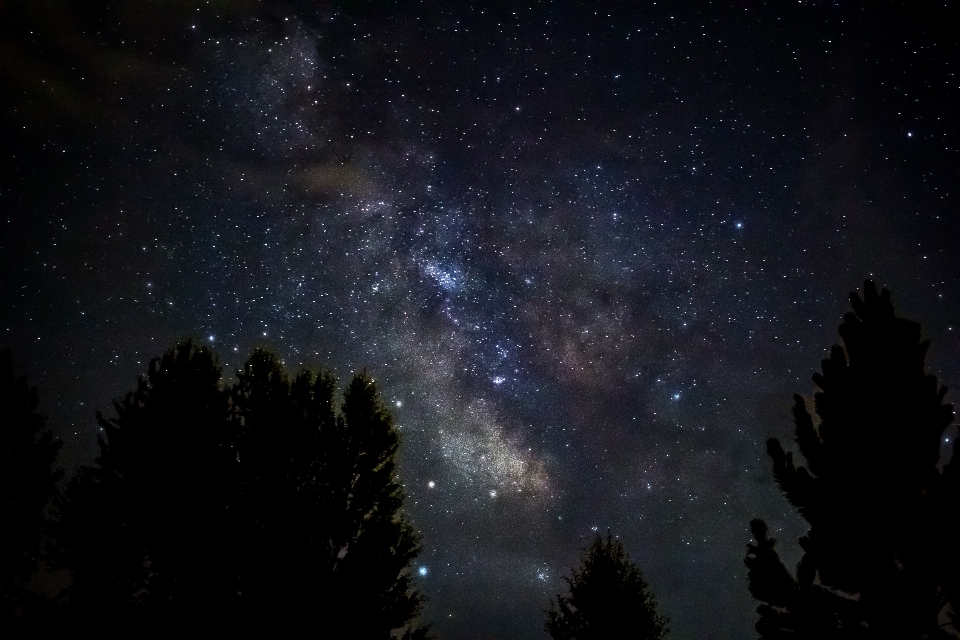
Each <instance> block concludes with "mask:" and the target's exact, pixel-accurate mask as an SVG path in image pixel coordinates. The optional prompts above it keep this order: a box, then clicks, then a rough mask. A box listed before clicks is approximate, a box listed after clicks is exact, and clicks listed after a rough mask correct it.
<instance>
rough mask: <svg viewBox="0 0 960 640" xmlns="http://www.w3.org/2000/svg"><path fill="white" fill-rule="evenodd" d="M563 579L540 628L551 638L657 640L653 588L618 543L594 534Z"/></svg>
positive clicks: (660, 632) (660, 626) (663, 623)
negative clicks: (566, 588)
mask: <svg viewBox="0 0 960 640" xmlns="http://www.w3.org/2000/svg"><path fill="white" fill-rule="evenodd" d="M564 581H565V582H566V583H567V585H568V586H569V589H570V592H569V594H568V595H562V594H560V595H558V596H557V598H556V600H552V601H551V602H550V609H549V610H548V611H547V623H546V630H547V631H548V632H549V633H550V637H552V638H554V639H555V640H595V639H596V640H601V639H602V640H607V639H609V638H632V639H636V640H659V639H660V638H663V637H664V636H665V635H666V633H667V622H668V619H667V618H666V616H664V615H661V614H660V613H658V612H657V604H656V600H655V599H654V596H653V593H651V592H650V588H649V586H648V585H647V582H646V580H644V578H643V575H642V574H641V573H640V570H639V569H638V568H637V566H636V565H635V564H634V563H633V562H631V561H630V558H629V556H628V555H627V552H626V551H625V550H624V548H623V544H621V542H620V541H619V540H616V539H614V538H613V536H611V535H610V532H609V531H608V532H607V537H606V539H604V538H603V537H602V536H600V535H597V537H596V539H595V540H594V541H593V543H592V544H591V545H590V547H589V548H588V549H586V551H585V553H584V555H583V558H582V560H581V563H580V566H579V568H577V569H574V570H573V575H572V576H571V577H569V578H568V577H565V578H564Z"/></svg>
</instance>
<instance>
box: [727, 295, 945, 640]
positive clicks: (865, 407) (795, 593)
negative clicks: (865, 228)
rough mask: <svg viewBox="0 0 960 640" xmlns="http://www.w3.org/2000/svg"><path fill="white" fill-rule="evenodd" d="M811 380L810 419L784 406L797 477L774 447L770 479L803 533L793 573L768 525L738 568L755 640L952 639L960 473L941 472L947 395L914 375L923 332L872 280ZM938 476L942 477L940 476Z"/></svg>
mask: <svg viewBox="0 0 960 640" xmlns="http://www.w3.org/2000/svg"><path fill="white" fill-rule="evenodd" d="M851 301H852V303H853V312H852V313H847V314H846V315H845V316H844V320H843V323H842V324H841V325H840V336H841V338H842V339H843V346H842V347H841V346H839V345H835V346H834V347H833V349H832V350H831V353H830V357H829V358H828V359H826V360H824V361H823V372H822V373H818V374H815V375H814V377H813V380H814V382H815V383H816V385H817V387H818V388H819V390H818V391H817V392H816V394H815V397H814V406H815V416H814V415H811V413H810V412H809V411H808V410H807V406H806V403H805V402H804V400H803V398H802V397H800V396H796V397H795V405H794V408H793V415H794V420H795V423H796V443H797V446H798V448H799V450H800V453H801V454H802V455H803V457H804V459H805V460H806V466H805V467H804V466H797V465H796V464H795V463H794V459H793V454H792V453H790V452H785V451H784V449H783V447H782V446H781V444H780V442H779V441H777V440H776V439H775V438H774V439H771V440H770V441H768V443H767V452H768V453H769V455H770V457H771V458H772V460H773V474H774V478H775V479H776V481H777V484H778V485H779V486H780V488H781V490H782V491H783V493H784V495H785V496H786V498H787V500H789V501H790V503H791V504H792V505H794V506H795V507H796V508H797V510H798V511H799V512H800V514H801V515H802V516H803V517H804V519H806V520H807V522H808V523H809V524H810V529H809V532H808V533H807V535H806V536H804V537H802V538H801V539H800V547H801V548H802V549H803V552H804V553H803V558H802V559H801V561H800V563H799V565H798V566H797V572H796V576H793V575H791V574H790V572H789V571H788V570H787V569H786V567H784V565H783V563H782V562H781V560H780V558H779V556H778V555H777V552H776V550H775V549H774V540H773V539H772V538H770V537H769V536H768V533H767V527H766V525H765V524H764V523H763V522H762V521H760V520H755V521H754V522H753V523H752V529H753V534H754V537H755V542H754V543H752V544H750V545H749V548H748V554H747V558H746V564H747V567H748V569H749V578H750V591H751V593H752V594H753V596H754V597H755V598H756V599H757V600H759V601H760V603H761V604H760V605H759V607H758V612H759V613H760V619H759V621H758V622H757V631H758V632H760V634H761V636H762V637H763V638H767V639H778V638H801V637H802V638H807V637H809V638H831V637H836V638H841V637H842V638H861V637H863V638H867V637H869V638H874V637H884V638H887V637H895V638H940V637H954V636H953V635H952V634H954V633H955V632H956V627H955V626H954V625H951V624H950V623H949V622H948V617H949V616H950V615H951V612H950V607H949V606H948V604H949V603H953V604H954V605H955V604H957V603H956V598H957V578H958V572H957V568H958V565H957V561H958V554H957V551H956V549H957V547H956V540H957V534H958V533H960V531H958V529H957V524H956V523H957V522H958V521H960V519H958V518H956V510H957V504H958V498H960V493H958V490H957V489H958V485H957V474H958V470H957V469H956V467H957V466H958V464H960V463H957V464H951V463H947V464H946V465H941V464H940V463H941V461H940V443H941V439H942V437H943V432H944V429H946V427H947V426H948V425H949V424H950V423H951V421H952V420H953V409H952V407H951V406H950V405H949V404H945V403H944V402H943V400H944V397H945V395H946V388H944V387H938V385H937V381H936V378H935V377H934V376H932V375H929V374H927V373H926V371H925V367H924V355H925V354H926V351H927V347H928V343H927V342H926V341H921V338H920V325H918V324H917V323H915V322H911V321H909V320H906V319H903V318H899V317H897V316H896V314H895V313H894V308H893V304H892V303H891V301H890V292H889V291H887V290H886V289H884V290H883V291H882V292H880V293H878V292H877V290H876V287H875V286H874V284H873V283H872V282H870V281H868V282H866V283H865V285H864V297H863V298H862V299H861V298H860V297H859V296H858V295H857V294H856V293H853V294H851ZM941 468H942V469H943V471H942V472H941Z"/></svg>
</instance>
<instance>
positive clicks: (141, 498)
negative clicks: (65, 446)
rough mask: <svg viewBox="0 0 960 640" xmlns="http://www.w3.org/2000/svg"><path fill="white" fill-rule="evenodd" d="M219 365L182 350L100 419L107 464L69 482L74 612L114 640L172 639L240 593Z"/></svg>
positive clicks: (68, 555) (153, 366)
mask: <svg viewBox="0 0 960 640" xmlns="http://www.w3.org/2000/svg"><path fill="white" fill-rule="evenodd" d="M220 374H221V371H220V367H219V365H218V364H217V362H216V360H215V359H214V357H213V355H212V354H211V353H210V352H209V351H207V350H206V349H203V348H197V347H195V346H193V345H192V344H189V343H187V344H180V345H177V346H176V347H174V348H173V349H171V350H170V351H168V352H167V353H165V354H164V355H163V356H162V357H160V358H155V359H154V360H152V361H151V362H150V367H149V370H148V372H147V376H146V378H141V379H140V380H139V382H138V383H137V388H136V390H134V391H132V392H130V393H128V394H127V395H126V396H125V397H124V398H123V399H122V400H118V401H116V402H115V403H114V409H115V412H116V416H115V417H112V418H109V419H108V418H105V417H103V416H101V415H99V414H98V416H97V418H98V421H99V423H100V426H101V429H102V434H103V435H102V436H101V437H100V438H99V444H100V456H99V457H98V458H97V460H96V463H95V464H94V465H93V466H91V467H84V468H82V469H81V470H80V471H79V472H78V474H77V476H76V477H75V478H73V479H72V481H71V482H70V483H69V485H68V487H67V489H66V492H65V499H64V500H62V504H61V509H60V510H61V522H60V527H59V531H58V542H59V545H60V553H59V562H60V565H61V566H62V567H64V568H66V569H69V571H70V574H71V577H72V585H71V586H70V587H68V589H67V590H66V594H65V595H66V598H67V600H68V602H69V611H70V612H71V614H72V616H74V618H76V619H75V620H73V621H72V623H73V624H77V625H96V626H97V628H98V629H99V630H101V631H103V632H114V631H115V632H117V633H120V632H122V631H123V630H126V631H127V632H129V627H128V625H131V624H136V625H138V626H136V627H134V628H136V629H137V633H144V632H146V631H148V630H152V631H155V632H156V633H158V634H159V633H162V632H164V631H166V630H168V629H170V628H173V627H175V626H176V625H178V624H179V623H180V622H181V621H182V620H184V619H186V618H188V617H190V618H196V616H197V614H198V612H199V611H210V612H212V611H218V610H220V609H221V608H222V607H224V606H226V605H227V604H228V602H229V601H230V599H231V597H232V595H233V594H235V593H236V575H235V574H236V571H235V570H234V564H235V563H234V558H233V556H234V554H233V548H232V547H233V546H234V545H233V544H232V535H231V529H232V527H231V522H230V518H229V516H230V514H229V506H230V503H231V501H232V499H233V495H232V492H233V487H232V483H231V479H232V475H233V473H234V472H233V470H232V469H231V466H232V465H235V464H236V453H235V451H234V450H233V449H232V447H231V444H232V440H234V439H235V438H234V437H233V434H232V429H233V423H232V421H231V411H230V399H229V396H228V394H227V393H225V392H224V391H223V389H221V388H220V384H219V382H220Z"/></svg>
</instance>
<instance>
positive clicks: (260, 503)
mask: <svg viewBox="0 0 960 640" xmlns="http://www.w3.org/2000/svg"><path fill="white" fill-rule="evenodd" d="M335 389H336V383H335V381H334V379H333V378H332V377H331V376H329V375H326V374H322V375H319V376H314V375H313V374H311V373H310V372H307V371H303V372H300V373H299V374H298V375H297V376H296V377H295V378H294V379H293V380H292V381H291V380H290V379H289V378H288V377H287V376H286V374H285V373H284V371H283V367H282V365H281V364H280V362H279V361H278V360H277V358H276V356H274V355H272V354H270V353H268V352H265V351H257V352H255V353H254V354H253V355H252V356H251V358H250V359H249V360H248V361H247V363H246V364H245V365H244V369H243V371H242V372H241V373H240V375H239V382H238V384H237V385H236V386H235V387H234V391H233V396H234V401H235V404H236V407H237V411H238V416H239V418H240V420H241V421H242V428H241V435H240V447H239V454H240V461H241V464H240V469H241V475H242V490H241V493H242V498H241V502H240V504H241V513H242V517H243V526H242V530H243V532H244V536H246V537H245V538H244V542H243V551H242V553H241V556H242V561H241V562H242V566H241V577H242V579H241V582H242V591H243V593H244V594H245V595H244V596H243V598H242V600H243V602H244V603H245V604H244V607H245V608H247V609H249V610H251V611H252V612H255V613H253V615H254V616H257V617H258V620H257V623H258V624H261V625H269V627H270V628H271V629H274V630H276V629H288V630H290V629H298V628H302V627H303V625H304V624H308V625H309V626H310V627H312V628H316V629H318V631H319V632H320V633H321V635H323V636H325V637H364V638H389V637H391V634H392V633H394V632H401V631H406V632H407V633H410V634H421V636H422V634H423V633H424V631H425V630H424V629H422V628H420V627H418V626H416V625H415V624H413V622H412V621H413V619H414V618H415V617H416V615H417V614H418V613H419V611H420V608H421V602H422V599H423V598H422V596H421V595H420V593H419V592H418V591H417V590H416V589H414V587H413V583H412V577H411V575H410V562H411V561H412V559H413V558H414V557H415V556H416V554H417V552H418V551H419V538H418V536H417V534H416V533H415V531H414V530H413V528H412V526H411V525H410V523H409V522H408V521H407V520H406V518H405V516H404V515H403V513H402V510H401V508H402V504H403V491H402V487H401V486H400V485H399V483H398V482H397V478H396V455H397V451H398V447H399V443H400V439H399V434H398V433H397V430H396V428H395V427H394V426H393V422H392V418H391V417H390V414H389V412H388V411H387V410H386V408H385V407H384V406H383V404H382V402H381V401H380V399H379V395H378V393H377V389H376V385H375V384H374V382H373V380H372V379H370V378H369V377H368V376H366V375H365V374H359V375H357V376H355V377H354V378H353V380H352V381H351V383H350V385H349V386H348V388H347V390H346V393H345V394H344V400H343V404H342V406H341V407H339V410H338V407H337V406H336V402H335Z"/></svg>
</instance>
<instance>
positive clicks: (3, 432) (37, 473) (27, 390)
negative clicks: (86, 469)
mask: <svg viewBox="0 0 960 640" xmlns="http://www.w3.org/2000/svg"><path fill="white" fill-rule="evenodd" d="M36 409H37V392H36V389H33V388H31V387H28V386H27V382H26V378H24V377H21V376H17V375H16V374H15V373H14V369H13V362H12V359H11V357H10V351H9V350H3V351H0V496H2V498H0V499H2V502H0V504H2V508H3V512H2V513H0V598H2V602H0V632H2V635H4V636H5V637H12V636H14V635H19V634H20V633H21V632H22V631H23V628H22V624H21V623H22V622H23V616H24V614H25V613H26V612H25V609H26V608H28V607H30V605H37V604H39V599H40V597H39V596H38V595H37V594H34V593H32V592H30V591H28V590H27V589H26V584H27V581H28V580H29V579H30V576H31V575H32V574H33V572H34V571H36V570H37V568H38V564H37V560H38V558H39V556H40V555H41V540H42V534H43V531H44V529H45V524H46V519H45V516H44V510H45V508H46V507H47V505H48V503H49V501H50V499H51V497H53V494H54V491H55V489H56V484H57V481H58V480H59V478H60V471H54V470H53V469H52V468H51V465H52V464H53V461H54V460H55V459H56V457H57V452H58V451H59V450H60V446H61V443H60V442H59V441H57V440H54V439H53V436H52V435H51V433H50V432H49V431H47V430H45V429H44V422H45V421H46V419H45V418H44V417H42V416H40V415H39V414H37V412H36Z"/></svg>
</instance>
